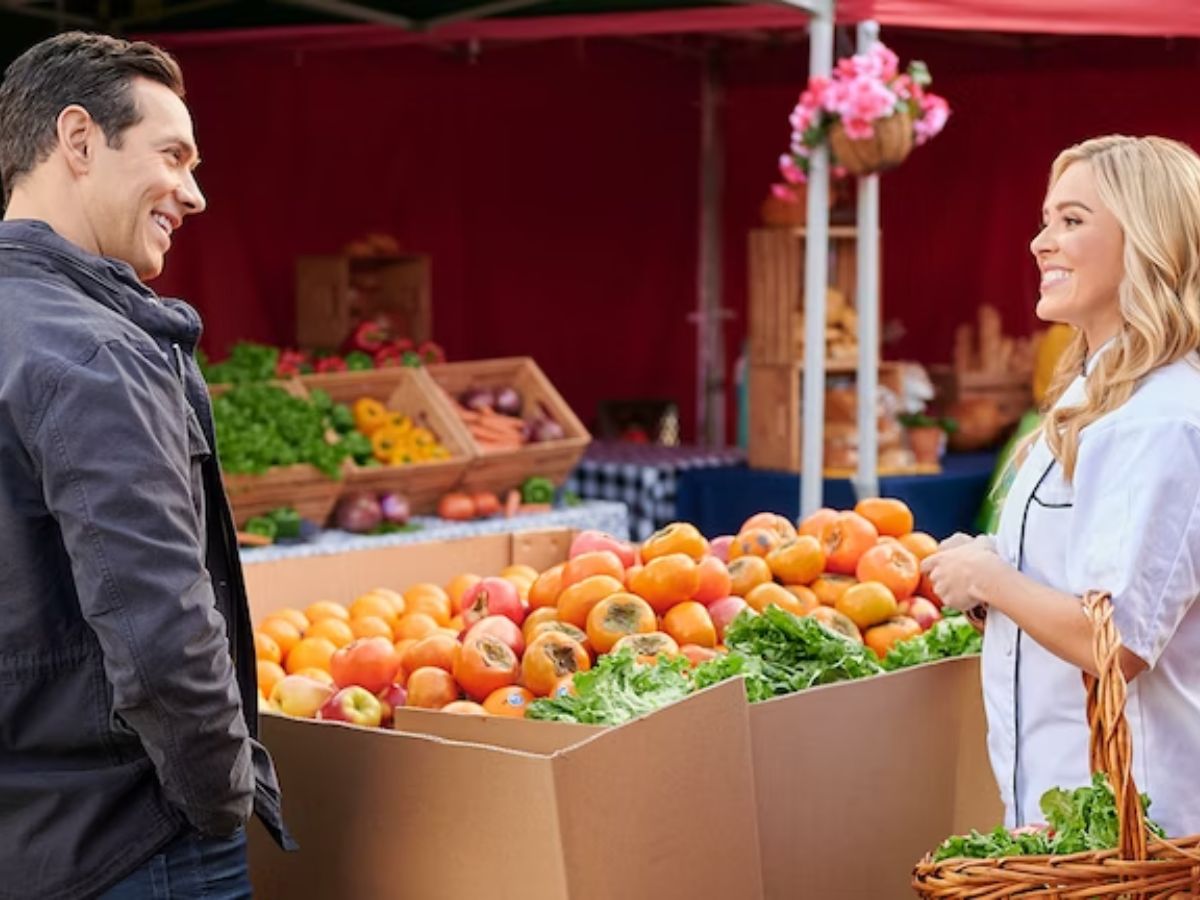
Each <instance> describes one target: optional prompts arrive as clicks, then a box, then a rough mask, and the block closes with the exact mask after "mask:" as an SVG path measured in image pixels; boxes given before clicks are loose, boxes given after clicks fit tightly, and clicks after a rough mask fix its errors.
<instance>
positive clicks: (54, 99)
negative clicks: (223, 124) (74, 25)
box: [0, 31, 183, 204]
mask: <svg viewBox="0 0 1200 900" xmlns="http://www.w3.org/2000/svg"><path fill="white" fill-rule="evenodd" d="M135 78H148V79H150V80H151V81H157V82H159V83H160V84H165V85H166V86H167V87H169V88H170V89H171V90H172V91H174V92H175V93H176V94H177V95H179V96H180V97H182V96H183V74H182V73H181V72H180V71H179V64H178V63H177V62H175V60H174V58H173V57H172V56H171V55H170V54H169V53H167V52H166V51H165V50H162V49H160V48H158V47H155V46H154V45H153V44H148V43H146V42H145V41H135V42H130V41H123V40H120V39H118V38H114V37H109V36H108V35H103V34H88V33H86V32H82V31H69V32H66V33H64V34H59V35H56V36H55V37H52V38H48V39H46V40H44V41H42V42H41V43H39V44H35V45H34V46H32V47H30V48H29V49H28V50H26V51H25V52H24V53H22V54H21V55H20V56H19V57H17V58H16V59H15V60H13V62H12V64H11V65H10V66H9V67H8V69H7V71H5V73H4V81H3V83H0V185H2V186H3V189H4V202H5V204H7V203H8V198H9V195H10V194H11V193H12V187H13V185H14V184H15V183H16V181H17V179H19V178H20V177H21V176H22V175H25V174H26V173H28V172H30V171H32V170H33V169H34V168H35V167H36V166H37V165H38V163H40V162H42V160H44V159H45V158H46V157H47V156H49V155H50V152H51V151H52V150H53V149H54V147H55V144H57V142H58V135H57V133H56V130H57V126H58V114H59V113H60V112H62V111H63V109H65V108H66V107H68V106H70V105H71V104H75V103H77V104H79V105H80V106H82V107H83V108H84V109H86V110H87V111H88V113H89V115H91V117H92V118H93V119H94V120H95V121H96V124H98V125H99V126H100V127H101V129H103V131H104V137H105V140H106V141H108V145H109V146H110V147H120V146H121V133H122V132H123V131H124V130H125V129H126V128H129V127H130V126H131V125H136V124H137V123H138V122H139V121H141V113H140V112H139V111H138V108H137V102H136V101H135V100H134V96H133V90H132V87H131V84H132V82H133V79H135Z"/></svg>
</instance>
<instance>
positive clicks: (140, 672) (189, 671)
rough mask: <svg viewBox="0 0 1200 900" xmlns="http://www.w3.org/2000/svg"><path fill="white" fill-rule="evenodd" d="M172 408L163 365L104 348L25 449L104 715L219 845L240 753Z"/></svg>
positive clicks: (173, 392) (60, 387) (244, 758)
mask: <svg viewBox="0 0 1200 900" xmlns="http://www.w3.org/2000/svg"><path fill="white" fill-rule="evenodd" d="M185 402H186V401H185V400H184V395H183V388H182V385H181V384H180V382H179V381H178V380H176V379H175V378H173V377H172V373H171V370H170V368H169V367H168V363H167V361H166V360H165V358H164V359H161V360H155V359H150V358H147V357H146V356H143V355H142V354H141V353H140V352H139V351H137V350H136V349H133V348H131V347H129V346H126V345H122V344H104V345H101V347H100V348H99V350H98V351H97V352H96V354H95V355H94V356H93V357H92V358H91V359H90V360H88V361H87V362H85V363H82V364H79V365H76V366H74V367H73V368H71V369H68V370H67V371H66V372H65V373H64V375H63V376H62V377H61V378H60V379H59V381H58V384H57V388H56V390H55V391H54V392H53V393H52V395H51V396H50V397H49V398H48V401H47V403H46V405H45V407H44V409H43V413H42V418H41V420H40V421H39V422H38V423H37V424H36V429H35V430H34V432H33V441H32V443H33V447H32V449H33V451H34V455H35V457H36V458H37V459H38V463H39V465H40V469H41V475H42V486H43V493H44V496H45V502H46V505H47V508H48V509H49V511H50V513H51V514H52V515H53V516H54V517H55V519H56V520H57V521H58V523H59V527H60V529H61V531H62V537H63V542H64V544H65V547H66V550H67V553H68V555H69V556H70V559H71V568H72V572H73V575H74V579H75V589H76V592H77V594H78V598H79V605H80V608H81V610H82V613H83V616H84V618H85V619H86V620H87V622H88V624H89V626H90V627H91V628H92V630H93V631H94V632H95V634H96V637H97V638H98V640H99V642H100V646H101V648H102V650H103V653H104V666H105V670H106V673H107V676H108V680H109V682H110V684H111V686H112V692H113V707H114V711H115V713H116V714H117V715H118V716H120V718H121V719H122V720H124V722H125V723H126V724H127V725H128V726H129V727H130V728H132V729H133V730H134V731H135V732H136V733H137V735H138V737H139V738H140V740H141V743H142V746H143V747H144V748H145V751H146V753H147V755H148V756H149V757H150V759H151V761H152V762H153V764H154V767H155V769H156V771H157V774H158V778H159V781H160V783H161V785H162V789H163V791H164V794H165V796H166V799H167V801H168V802H169V803H170V804H171V805H172V806H173V807H175V808H176V809H177V810H178V811H179V812H180V813H182V815H183V816H184V817H185V818H186V819H187V821H188V822H189V823H190V824H191V825H192V826H194V827H195V828H196V829H198V830H199V831H201V832H204V833H207V834H212V835H227V834H230V833H232V832H233V831H234V830H236V828H237V827H238V826H240V825H243V824H244V823H245V822H246V821H247V819H248V818H249V817H250V813H251V808H252V805H253V800H254V776H253V771H252V767H251V745H250V741H249V738H248V735H247V732H246V726H245V721H244V719H243V718H242V713H241V703H240V699H239V693H238V689H237V684H236V680H235V676H234V669H233V662H232V659H231V658H230V652H229V643H228V639H227V637H226V632H225V622H224V619H223V617H222V616H221V614H220V613H219V612H218V610H217V609H216V603H215V598H214V595H213V590H212V585H211V582H210V580H209V576H208V573H207V570H206V568H205V565H204V559H203V552H204V551H203V543H202V541H203V538H202V530H201V525H200V523H199V519H198V515H197V511H196V507H195V506H194V504H193V498H192V491H193V487H192V479H191V465H192V447H191V444H190V441H189V438H188V429H187V419H186V417H185V410H186V407H185V405H184V404H185Z"/></svg>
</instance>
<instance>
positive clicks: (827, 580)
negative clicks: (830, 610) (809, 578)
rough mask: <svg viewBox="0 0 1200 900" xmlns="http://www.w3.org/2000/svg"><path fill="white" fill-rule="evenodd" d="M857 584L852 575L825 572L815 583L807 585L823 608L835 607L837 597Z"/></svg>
mask: <svg viewBox="0 0 1200 900" xmlns="http://www.w3.org/2000/svg"><path fill="white" fill-rule="evenodd" d="M855 584H858V580H857V579H856V578H855V577H854V576H853V575H833V574H830V573H829V572H826V573H825V574H824V575H822V576H821V577H820V578H818V579H817V580H816V581H814V582H812V583H811V584H809V587H810V588H812V592H813V593H814V594H816V595H817V600H818V601H820V603H821V604H822V605H824V606H837V601H838V597H840V596H842V594H844V593H846V589H847V588H849V587H851V586H852V585H855Z"/></svg>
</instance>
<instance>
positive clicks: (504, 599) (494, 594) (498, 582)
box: [462, 577, 525, 629]
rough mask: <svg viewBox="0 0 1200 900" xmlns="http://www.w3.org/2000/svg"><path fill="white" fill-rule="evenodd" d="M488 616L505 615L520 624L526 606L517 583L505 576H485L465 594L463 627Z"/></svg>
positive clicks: (523, 617) (467, 626) (468, 626)
mask: <svg viewBox="0 0 1200 900" xmlns="http://www.w3.org/2000/svg"><path fill="white" fill-rule="evenodd" d="M488 616H505V617H507V618H509V619H512V620H513V622H514V623H516V624H517V625H520V624H521V622H523V621H524V619H525V607H524V606H523V605H522V603H521V595H520V593H519V592H518V591H517V587H516V585H514V584H513V583H512V582H511V581H508V580H506V579H504V578H495V577H492V578H484V579H483V580H482V581H479V582H476V583H475V584H473V585H471V587H469V588H468V589H467V592H466V593H465V594H463V609H462V620H463V627H464V628H467V629H469V628H470V627H471V626H472V625H474V624H475V623H476V622H479V621H481V620H483V619H486V618H487V617H488Z"/></svg>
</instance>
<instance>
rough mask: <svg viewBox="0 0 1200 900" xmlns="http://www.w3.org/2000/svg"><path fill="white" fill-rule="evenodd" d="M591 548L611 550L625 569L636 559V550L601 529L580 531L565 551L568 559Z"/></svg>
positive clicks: (591, 549) (587, 551)
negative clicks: (569, 547)
mask: <svg viewBox="0 0 1200 900" xmlns="http://www.w3.org/2000/svg"><path fill="white" fill-rule="evenodd" d="M593 550H611V551H612V552H613V553H615V554H616V555H617V559H619V560H621V565H623V566H624V567H625V568H626V569H628V568H629V567H630V566H632V565H633V564H634V563H635V562H636V561H637V550H636V549H635V548H634V547H633V545H632V544H629V543H627V542H626V541H620V540H617V539H616V538H615V537H613V536H612V535H611V534H607V533H605V532H603V531H581V532H579V534H577V535H576V536H575V540H573V541H571V549H570V550H569V551H568V552H567V558H568V559H574V558H575V557H577V556H579V555H580V554H581V553H590V552H591V551H593Z"/></svg>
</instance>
